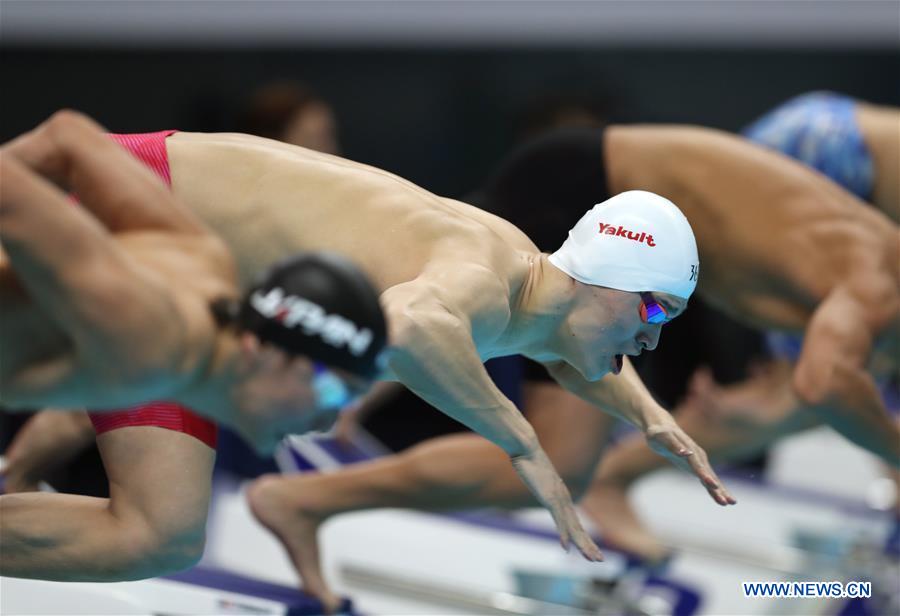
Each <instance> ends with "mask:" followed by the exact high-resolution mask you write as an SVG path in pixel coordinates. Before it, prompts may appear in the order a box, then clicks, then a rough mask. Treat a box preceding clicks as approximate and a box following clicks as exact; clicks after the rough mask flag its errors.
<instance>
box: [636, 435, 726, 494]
mask: <svg viewBox="0 0 900 616" xmlns="http://www.w3.org/2000/svg"><path fill="white" fill-rule="evenodd" d="M647 443H648V444H649V445H650V448H651V449H653V450H654V451H656V452H657V453H659V454H661V455H663V456H664V457H666V458H668V459H669V460H670V461H671V462H672V463H673V464H674V465H675V466H677V467H679V468H681V469H683V470H686V471H688V472H690V473H693V474H694V475H696V476H697V478H698V479H700V483H702V484H703V487H705V488H706V491H707V492H709V495H710V496H711V497H712V499H713V500H714V501H716V502H717V503H718V504H720V505H723V506H725V505H734V504H735V503H737V500H735V498H734V497H733V496H732V495H731V493H730V492H728V490H727V489H726V488H725V486H724V485H723V484H722V481H721V480H720V479H719V476H718V475H717V474H716V472H715V471H714V470H713V468H712V466H711V465H710V463H709V458H708V457H707V456H706V452H705V451H704V450H703V449H702V448H701V447H700V446H698V445H697V443H695V442H694V441H693V439H691V437H689V436H688V435H687V434H685V433H684V431H683V430H681V428H679V427H678V426H677V425H672V426H667V427H662V428H650V429H648V431H647Z"/></svg>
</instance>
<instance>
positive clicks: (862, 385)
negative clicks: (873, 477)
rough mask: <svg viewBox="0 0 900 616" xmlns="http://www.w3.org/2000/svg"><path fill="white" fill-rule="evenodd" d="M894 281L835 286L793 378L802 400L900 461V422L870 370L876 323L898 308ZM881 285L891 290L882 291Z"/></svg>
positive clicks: (855, 439)
mask: <svg viewBox="0 0 900 616" xmlns="http://www.w3.org/2000/svg"><path fill="white" fill-rule="evenodd" d="M891 285H892V281H884V284H883V285H879V284H878V281H877V280H876V281H873V284H868V285H866V287H864V288H863V289H860V290H854V289H846V288H838V289H836V290H834V291H833V292H832V293H831V295H829V296H828V298H826V300H825V301H824V302H822V303H821V304H820V305H819V308H818V309H817V310H816V312H815V314H814V315H813V318H812V320H811V321H810V324H809V327H808V328H807V331H806V336H805V338H804V344H803V350H802V352H801V354H800V359H799V361H798V362H797V366H796V369H795V371H794V380H793V383H794V389H795V391H796V392H797V395H798V396H799V397H800V399H801V401H802V402H803V403H805V404H807V405H810V406H811V407H812V409H813V411H814V412H816V413H817V414H819V416H820V417H821V418H822V419H823V420H824V421H825V422H826V423H828V424H829V425H831V427H832V428H834V429H835V430H837V431H838V432H840V433H841V434H843V435H844V436H845V437H847V438H848V439H850V440H851V441H853V442H854V443H856V444H857V445H860V446H861V447H864V448H865V449H868V450H869V451H871V452H872V453H874V454H876V455H878V456H880V457H882V458H883V459H884V460H885V461H886V462H888V463H889V464H892V465H893V466H895V467H897V466H900V427H898V426H897V424H896V423H895V422H893V421H892V420H891V418H890V416H889V415H888V413H887V410H886V409H885V407H884V403H883V402H882V400H881V396H880V395H879V392H878V388H877V386H876V385H875V381H874V380H873V379H872V376H871V375H870V374H869V373H868V372H867V371H866V363H867V361H868V358H869V354H870V352H871V350H872V342H873V337H874V335H873V329H876V327H873V324H876V323H878V322H879V321H886V320H889V319H890V318H891V313H892V312H895V311H896V310H897V298H896V296H895V295H894V294H892V293H891ZM879 287H881V288H882V289H884V290H885V291H886V294H884V295H882V294H880V293H879V292H878V289H879ZM860 293H862V294H863V295H864V296H863V297H860ZM873 310H874V311H875V312H882V311H883V313H884V314H883V315H877V314H873Z"/></svg>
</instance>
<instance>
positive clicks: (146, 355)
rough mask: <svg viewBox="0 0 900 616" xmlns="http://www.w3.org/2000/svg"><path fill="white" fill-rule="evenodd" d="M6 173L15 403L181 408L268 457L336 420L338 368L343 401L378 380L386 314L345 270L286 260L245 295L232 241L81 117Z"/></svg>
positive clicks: (2, 229) (0, 203) (33, 144)
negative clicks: (333, 396)
mask: <svg viewBox="0 0 900 616" xmlns="http://www.w3.org/2000/svg"><path fill="white" fill-rule="evenodd" d="M0 164H2V173H3V182H2V187H0V190H2V193H0V239H2V242H3V249H4V251H5V253H6V257H5V258H4V259H3V261H2V264H0V281H2V284H0V292H2V299H3V301H2V304H0V310H2V313H0V322H2V324H0V349H2V350H0V401H2V403H3V404H4V406H7V407H18V408H23V407H24V408H34V407H41V406H55V407H63V408H65V407H88V408H91V409H92V410H94V411H98V412H99V411H102V410H112V409H116V408H124V407H130V406H133V405H135V404H139V403H145V402H148V401H152V400H171V401H177V402H178V403H181V404H183V405H186V406H188V407H190V408H192V409H194V410H196V411H198V412H201V413H204V414H206V415H208V416H209V417H211V418H214V419H216V420H219V421H222V422H225V423H228V424H230V425H233V426H235V427H236V428H237V429H238V430H239V431H241V432H242V434H244V435H245V436H246V437H247V438H248V439H249V440H250V441H251V442H252V443H254V444H255V445H256V446H257V447H260V448H262V449H267V450H268V449H271V448H272V447H274V445H275V443H277V442H278V440H280V438H281V437H282V436H283V435H284V434H286V433H291V432H302V431H306V430H308V429H310V428H312V427H316V426H318V425H321V424H322V423H323V422H325V423H327V422H329V421H332V420H333V419H334V416H335V414H336V409H335V408H334V407H335V405H334V404H333V401H332V402H328V401H327V400H324V399H323V398H322V396H321V395H320V392H318V391H317V384H321V383H323V382H325V378H323V376H322V374H323V371H326V365H327V372H328V373H329V374H328V375H327V376H330V377H333V378H331V379H330V380H329V382H330V383H332V385H333V386H332V390H334V388H335V387H337V388H340V387H341V386H343V387H344V388H345V389H346V390H348V391H349V390H351V389H352V390H355V391H357V392H358V393H361V392H362V391H363V390H365V389H366V388H367V387H368V386H369V384H370V383H371V382H372V379H373V378H374V377H375V376H376V375H377V373H378V370H379V366H378V365H377V362H376V358H377V357H378V355H379V353H380V351H381V348H382V347H383V345H384V344H385V340H386V325H385V322H384V318H383V314H382V311H381V308H380V306H379V303H378V296H377V294H376V292H375V291H374V289H373V288H372V286H371V285H370V284H369V282H368V281H367V280H366V279H365V277H364V275H363V274H362V273H361V272H360V271H358V270H357V269H356V268H355V267H354V266H352V265H350V264H349V263H348V262H346V260H345V259H343V258H341V257H337V256H332V255H324V254H323V255H313V254H307V255H300V256H296V257H294V258H290V259H287V260H285V261H283V262H282V263H280V264H278V265H276V266H275V267H273V268H271V269H270V270H268V271H267V272H266V273H265V275H263V276H262V277H261V278H260V279H259V280H257V281H256V283H255V284H254V286H252V287H251V288H250V290H249V291H248V292H247V293H246V294H245V295H244V296H243V298H240V297H238V294H237V285H236V283H235V275H234V265H233V261H232V260H231V257H230V255H229V252H228V250H227V248H226V247H225V245H224V244H223V243H222V242H221V241H220V240H219V238H217V237H216V236H215V235H214V234H213V233H211V232H210V231H209V230H208V228H207V227H205V226H204V225H203V224H202V223H201V222H200V221H199V220H198V219H197V218H196V216H194V215H193V214H192V213H191V212H190V211H189V210H188V209H187V208H185V207H184V206H183V205H182V204H181V203H180V202H179V201H178V199H177V198H176V197H174V196H173V195H172V194H171V192H169V191H168V190H166V188H165V187H164V186H163V184H161V183H160V182H159V181H158V180H157V179H155V178H154V177H153V175H152V174H151V173H150V171H148V170H147V169H145V168H144V167H142V166H141V165H140V164H139V163H138V162H137V161H136V160H134V158H133V157H131V156H129V155H128V154H127V153H126V152H125V151H124V150H123V149H122V148H121V147H119V146H118V145H117V144H116V143H114V142H113V140H111V139H110V138H109V137H108V136H106V135H105V134H104V133H103V132H102V130H101V129H100V127H98V126H97V125H96V124H94V123H93V122H92V121H90V120H89V119H87V118H85V117H84V116H81V115H78V114H74V113H71V112H63V113H60V114H57V115H56V116H54V117H53V118H52V119H51V120H49V121H48V122H46V123H45V124H43V125H41V126H40V127H38V128H37V129H35V130H34V131H31V132H30V133H27V134H25V135H23V136H22V137H20V138H18V139H16V140H14V141H12V142H10V143H9V144H7V145H5V146H4V147H3V149H2V157H0ZM57 185H60V186H63V187H64V188H66V189H68V190H71V191H73V192H74V193H75V194H77V195H78V197H79V198H80V199H81V202H82V206H80V207H77V206H74V205H73V204H72V203H71V201H70V200H69V198H68V196H67V195H66V193H64V192H63V191H62V190H60V188H58V187H57ZM284 256H285V257H289V256H290V255H284ZM186 281H189V284H185V282H186ZM35 308H37V310H35ZM314 319H318V321H319V322H318V323H317V324H315V325H316V326H315V327H311V321H312V320H314ZM306 356H309V357H312V358H313V360H315V361H318V362H319V364H318V366H319V368H316V364H314V362H313V361H311V360H310V359H309V358H308V357H306ZM318 388H319V389H321V386H320V385H318ZM179 412H180V411H179ZM323 413H325V415H326V416H324V417H323V416H322V414H323Z"/></svg>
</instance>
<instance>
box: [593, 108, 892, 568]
mask: <svg viewBox="0 0 900 616" xmlns="http://www.w3.org/2000/svg"><path fill="white" fill-rule="evenodd" d="M744 135H745V136H746V137H747V138H748V139H749V140H751V141H753V142H755V143H758V144H760V145H763V146H765V147H767V148H769V149H772V150H775V151H777V152H779V153H781V154H785V155H787V156H790V157H791V158H794V159H796V160H798V161H800V162H802V163H804V164H805V165H807V166H808V167H810V168H812V169H815V170H816V171H818V172H819V173H821V174H822V175H824V176H826V177H827V178H829V179H830V180H832V181H833V182H835V183H836V184H838V185H839V186H841V187H843V188H844V189H846V190H847V191H848V192H849V193H852V194H853V195H855V196H856V197H858V198H859V199H860V201H857V204H858V205H859V206H863V204H864V203H869V204H871V205H874V206H875V207H876V208H877V209H878V210H880V211H881V212H883V213H884V214H886V215H887V216H889V217H890V218H891V219H892V220H893V221H894V222H895V223H896V222H898V221H900V194H898V191H900V177H898V176H900V109H896V108H891V107H884V106H876V105H871V104H868V103H865V102H863V101H858V100H855V99H852V98H850V97H847V96H843V95H840V94H836V93H831V92H814V93H810V94H804V95H801V96H798V97H796V98H793V99H791V100H789V101H787V102H786V103H784V104H782V105H779V106H778V107H777V108H775V109H774V110H772V111H770V112H769V113H767V114H765V115H764V116H763V117H761V118H760V119H758V120H757V121H755V122H754V123H753V124H751V125H750V126H749V127H747V128H746V129H745V130H744ZM761 204H762V202H761ZM773 205H774V206H776V207H782V204H781V203H780V202H777V201H776V202H773ZM826 207H827V202H823V203H822V208H823V210H824V211H823V212H811V214H810V219H809V220H808V221H807V222H805V223H802V224H797V223H795V225H794V227H793V231H791V236H792V238H791V239H792V240H793V241H794V242H801V245H804V246H805V247H806V248H807V249H808V250H809V253H808V254H807V255H806V258H807V259H812V258H815V256H816V254H817V253H828V252H833V253H834V254H835V255H836V256H837V255H841V254H843V251H845V250H846V251H848V252H849V253H851V254H852V253H857V254H858V255H865V253H866V252H870V253H871V254H872V255H875V256H876V257H877V255H879V254H883V255H884V261H883V265H880V266H879V265H878V264H877V263H873V265H872V269H873V272H866V273H865V274H863V276H871V275H873V274H876V275H877V274H878V273H881V275H882V277H883V278H884V280H885V282H887V281H888V279H891V278H892V279H893V280H894V282H895V283H896V282H897V273H896V268H895V266H896V264H897V260H898V256H897V255H898V252H897V244H896V242H897V238H898V236H900V231H898V229H897V227H896V226H895V225H891V224H890V223H888V222H887V221H884V220H882V221H880V222H879V223H878V224H877V225H876V224H874V222H875V221H877V220H878V218H879V217H878V216H877V215H874V216H873V215H871V214H870V213H868V212H866V211H865V210H864V208H863V207H858V208H856V209H855V210H851V213H852V212H856V213H857V216H848V217H847V220H841V219H840V218H838V217H836V216H834V214H828V213H827V210H826ZM817 219H818V220H817ZM867 220H871V221H872V222H869V223H868V224H864V222H863V221H867ZM828 221H831V224H832V225H833V226H832V233H833V235H832V236H831V237H824V238H822V239H821V241H818V242H815V243H811V242H808V243H803V242H802V240H803V239H804V236H805V237H807V238H810V239H812V238H813V236H812V235H811V234H810V232H803V233H801V230H802V229H803V227H804V226H805V225H813V224H816V225H819V226H821V227H822V228H823V229H824V228H825V225H826V224H827V223H828ZM879 228H884V229H887V230H888V232H887V233H886V234H885V237H886V241H879V239H878V237H879V233H878V231H877V230H878V229H879ZM892 234H893V236H892ZM700 243H701V251H702V243H703V240H702V238H701V240H700ZM785 244H786V246H785V247H784V248H782V249H781V251H780V252H781V253H787V252H788V251H787V250H786V248H788V247H789V246H790V244H788V243H787V241H786V242H785ZM892 254H893V257H892V256H891V255H892ZM779 258H783V257H782V256H781V255H779ZM857 260H859V259H857ZM851 263H852V262H851ZM842 265H843V264H842ZM863 267H864V261H863V262H862V263H858V264H855V265H850V266H849V267H847V268H846V271H845V272H844V273H843V274H842V276H843V277H845V278H846V279H847V280H849V279H850V278H851V277H853V276H855V275H857V272H859V271H860V269H859V268H863ZM830 273H831V272H826V271H821V272H818V273H816V272H813V271H810V273H809V274H808V276H809V278H810V280H811V281H812V280H815V277H816V276H818V277H819V279H820V280H821V279H825V278H826V276H827V275H828V274H830ZM876 289H877V287H876ZM838 293H840V291H838ZM851 298H852V296H851ZM851 298H848V299H847V300H845V303H847V304H848V305H849V306H852V303H851V301H848V300H851ZM871 301H872V302H875V305H873V306H857V308H856V314H855V315H854V314H852V313H846V318H847V319H848V323H847V325H848V327H849V328H850V330H851V331H849V332H845V334H844V336H843V337H844V340H843V343H842V344H841V345H838V346H837V347H836V348H835V349H833V350H832V351H831V353H833V354H835V355H831V356H830V357H829V355H825V356H824V357H822V358H819V361H822V360H825V361H836V362H837V366H836V367H835V368H834V369H833V370H831V371H827V372H826V373H825V374H823V377H824V378H825V382H824V383H823V386H824V387H826V388H832V391H833V393H832V395H833V396H837V394H838V393H839V392H840V391H841V388H842V387H843V391H844V394H843V395H844V397H845V400H848V401H852V400H853V399H854V398H855V399H856V401H857V404H859V403H860V402H862V401H863V400H866V399H868V408H869V409H872V410H875V409H877V408H878V406H880V407H881V410H879V411H878V413H879V415H878V417H879V418H880V419H879V422H878V424H874V428H875V429H876V430H877V429H882V430H883V431H884V439H883V440H884V441H885V443H886V444H888V445H890V443H891V442H893V443H894V444H895V446H897V445H900V443H898V440H900V437H898V431H897V428H896V420H894V421H891V420H890V418H888V417H887V415H885V414H884V410H885V409H886V410H896V409H897V406H898V402H897V399H898V396H897V383H898V382H900V381H898V377H900V366H898V360H900V347H898V342H900V341H898V340H897V339H896V333H895V332H894V333H892V332H891V331H890V328H891V325H890V320H889V319H887V325H886V326H884V327H883V328H882V331H881V332H878V331H872V330H877V328H875V327H872V326H871V325H869V323H873V322H874V323H877V319H875V320H873V319H872V316H873V313H876V312H877V311H879V310H882V309H885V310H886V311H887V314H890V310H891V309H892V308H891V306H892V305H893V306H894V308H893V310H896V301H897V300H896V296H895V292H890V291H889V292H887V293H886V294H885V295H883V296H882V297H881V298H872V300H871ZM854 323H856V325H854ZM870 327H872V329H870V331H869V332H868V336H867V332H866V329H868V328H870ZM893 327H896V324H894V325H893ZM878 333H881V334H882V336H881V337H882V340H881V344H880V345H876V346H874V347H873V348H872V349H871V351H870V352H869V353H868V354H867V353H865V352H862V351H863V349H865V348H866V346H870V345H871V342H869V341H867V340H866V338H867V337H869V338H870V339H871V340H874V339H875V337H876V335H877V334H878ZM815 335H818V336H821V335H822V332H817V333H816V334H815ZM805 338H806V340H809V334H807V335H806V336H805V337H804V336H803V335H800V334H799V333H792V332H785V331H778V330H775V331H773V330H770V331H768V332H767V333H766V341H767V346H768V349H769V352H770V354H771V356H772V358H773V361H772V362H771V363H770V364H769V365H767V366H761V367H758V368H757V370H756V374H755V375H754V376H753V377H752V378H750V379H748V380H746V381H745V382H743V383H736V384H733V385H730V386H727V387H720V386H718V385H717V384H716V383H715V382H714V381H713V380H712V377H711V375H710V374H709V371H706V370H703V371H701V372H699V373H698V374H696V375H695V377H694V379H693V381H692V385H691V388H690V395H689V397H688V399H687V400H686V402H685V403H684V404H683V405H682V406H683V411H682V412H680V413H679V415H678V416H679V419H680V421H681V422H683V425H685V426H688V427H689V428H688V429H691V430H692V432H691V434H696V435H697V440H698V441H699V442H700V443H701V444H702V445H704V446H705V447H708V448H709V449H710V455H711V456H713V457H714V458H715V459H716V460H723V461H739V460H742V459H747V458H748V457H751V456H753V455H755V454H756V453H757V452H759V451H761V450H763V449H764V448H765V447H766V446H767V445H769V444H771V443H772V442H773V441H775V440H776V439H778V438H779V437H781V436H783V435H786V434H790V433H793V432H796V431H798V430H802V429H805V428H808V427H810V426H813V425H818V424H820V423H822V422H823V421H824V422H825V423H829V424H831V425H832V427H836V428H839V426H838V425H836V424H835V423H834V422H835V421H842V423H849V424H850V425H851V426H852V425H853V424H854V423H857V422H858V425H859V438H856V439H853V440H855V442H857V443H858V444H860V445H862V446H863V447H866V448H868V449H869V450H870V451H873V452H874V453H876V454H879V455H881V457H882V458H884V459H885V461H887V462H888V464H890V465H892V466H894V467H895V468H896V466H897V461H896V454H891V453H890V452H891V451H892V450H891V449H887V450H885V449H883V448H882V449H879V448H878V447H876V443H877V442H878V440H877V439H874V438H872V437H866V438H864V437H863V434H864V431H863V429H862V426H863V425H864V423H863V422H865V421H866V419H865V415H864V414H859V415H858V414H856V413H854V407H853V406H852V405H850V404H846V403H844V404H840V403H838V404H836V405H835V407H836V408H835V411H832V412H833V413H834V414H835V415H834V416H833V419H832V420H831V421H829V417H828V414H826V413H823V412H821V411H819V410H818V409H817V408H816V407H817V405H816V404H811V402H815V400H814V399H813V400H811V399H810V398H809V397H805V396H803V395H802V392H801V391H798V390H797V384H798V379H797V376H798V372H797V371H798V365H800V366H801V368H800V369H802V368H803V366H808V365H809V364H810V362H811V361H812V359H813V358H811V357H810V356H809V351H808V350H806V349H805V346H806V344H807V342H806V341H805ZM811 342H813V343H815V340H813V341H811ZM856 344H859V345H861V347H860V348H859V350H857V349H854V346H855V345H856ZM848 345H849V346H848ZM844 348H849V350H850V353H844V351H843V349H844ZM844 362H846V364H845V363H844ZM863 369H867V370H868V373H869V374H871V377H870V376H868V375H862V374H860V373H859V372H857V375H856V376H855V377H852V378H853V379H855V380H856V383H857V385H856V387H857V388H859V389H861V391H862V393H857V394H855V395H854V394H853V393H852V392H853V389H852V386H851V385H850V384H851V383H852V382H853V380H851V375H852V374H853V372H852V371H859V370H863ZM828 372H831V374H830V375H829V374H828ZM848 372H849V374H848ZM830 379H834V380H836V381H837V382H836V383H834V384H829V383H828V380H830ZM841 381H844V385H843V386H841ZM800 383H802V381H800ZM876 384H877V385H876ZM798 394H800V395H798ZM879 395H880V397H881V400H882V401H881V404H880V405H878V404H876V402H877V396H879ZM842 407H843V415H842V414H841V408H842ZM858 408H859V407H858ZM862 408H865V407H862ZM870 412H871V411H870ZM863 413H865V411H863ZM891 424H893V426H892V425H891ZM879 425H880V426H881V427H880V428H879V427H878V426H879ZM839 431H841V432H843V433H844V434H845V435H848V432H847V431H845V430H840V429H839ZM886 454H887V455H886ZM660 466H661V465H660V464H659V459H658V458H657V457H656V456H654V455H652V453H651V452H650V451H648V450H647V449H646V448H645V447H644V446H643V444H642V443H640V442H637V441H635V440H634V439H627V440H625V441H622V442H620V443H617V444H616V445H615V446H614V447H613V448H612V449H611V450H610V451H609V452H608V454H607V455H606V457H605V458H604V460H603V462H602V464H601V465H600V469H599V470H598V473H597V476H596V480H595V483H594V485H593V486H592V487H591V489H590V490H589V491H588V492H587V495H586V496H585V498H584V500H583V501H582V505H583V507H584V508H585V509H586V510H587V511H588V512H590V513H591V516H592V517H593V518H594V519H595V521H596V522H597V523H598V524H600V525H602V527H603V529H604V535H605V536H607V537H609V538H610V539H611V541H612V542H614V543H616V544H617V545H620V546H622V547H623V548H626V549H629V550H632V551H634V552H636V553H639V554H642V555H646V556H648V557H650V558H651V559H655V558H658V557H659V556H661V555H663V554H665V553H666V551H667V550H666V548H665V547H664V546H663V545H662V543H661V542H660V541H659V539H658V538H657V537H655V536H654V535H653V534H652V533H651V532H650V531H649V530H648V529H647V528H646V527H645V526H644V525H643V524H641V523H640V521H639V518H638V516H637V514H636V512H634V511H633V510H632V508H631V506H630V504H629V503H628V501H627V500H626V490H627V489H628V487H629V486H630V485H631V484H632V483H633V482H635V481H636V480H638V479H639V478H640V477H642V476H644V475H645V474H647V473H649V472H651V471H653V470H656V469H657V468H660ZM895 472H896V471H895Z"/></svg>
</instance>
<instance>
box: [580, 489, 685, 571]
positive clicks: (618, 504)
mask: <svg viewBox="0 0 900 616" xmlns="http://www.w3.org/2000/svg"><path fill="white" fill-rule="evenodd" d="M580 505H581V508H582V510H583V511H584V512H585V513H587V514H588V516H589V517H590V518H591V521H592V522H593V523H594V525H595V526H596V527H597V528H599V529H600V531H601V537H602V539H603V542H604V543H606V544H608V545H609V546H611V547H613V548H618V549H620V550H623V551H625V552H629V553H630V554H632V555H634V556H637V557H638V558H639V559H641V560H643V561H644V562H645V563H646V564H647V565H649V566H651V567H658V566H661V565H663V564H664V563H665V562H666V561H668V560H669V558H671V556H672V552H671V550H670V549H669V548H667V547H666V546H664V545H663V544H662V543H661V542H660V541H659V539H657V538H656V537H655V536H654V535H653V534H652V533H651V532H650V531H649V530H648V529H647V528H646V527H645V526H644V525H643V524H642V523H641V521H640V519H639V518H638V516H637V514H636V513H635V511H634V509H633V508H632V507H631V505H630V503H629V502H628V495H627V493H626V487H625V486H622V485H618V484H615V483H611V482H610V483H601V482H595V483H594V485H592V486H591V489H590V491H589V492H588V493H587V494H586V495H585V497H584V498H583V499H582V500H581V503H580Z"/></svg>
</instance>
